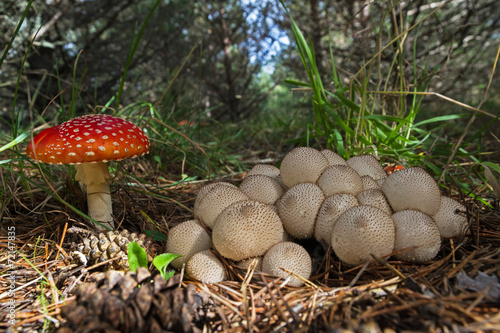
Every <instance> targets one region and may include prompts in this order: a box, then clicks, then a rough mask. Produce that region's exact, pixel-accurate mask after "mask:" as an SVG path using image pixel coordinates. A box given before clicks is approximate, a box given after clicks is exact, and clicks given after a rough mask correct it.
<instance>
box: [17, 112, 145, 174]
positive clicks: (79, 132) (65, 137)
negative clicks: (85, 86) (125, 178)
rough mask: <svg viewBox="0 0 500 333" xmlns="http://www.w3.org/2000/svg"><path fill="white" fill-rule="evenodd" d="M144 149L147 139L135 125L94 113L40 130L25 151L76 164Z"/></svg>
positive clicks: (130, 154) (49, 160)
mask: <svg viewBox="0 0 500 333" xmlns="http://www.w3.org/2000/svg"><path fill="white" fill-rule="evenodd" d="M148 151H149V139H148V137H147V136H146V135H145V134H144V133H143V132H142V130H141V129H140V128H139V127H137V126H136V125H134V124H132V123H130V122H128V121H126V120H123V119H121V118H118V117H113V116H109V115H104V114H94V115H87V116H83V117H78V118H74V119H71V120H69V121H66V122H64V123H62V124H60V125H58V126H54V127H52V128H47V129H46V130H43V131H42V132H40V133H39V134H38V135H37V136H36V137H35V138H34V139H33V141H31V142H30V143H29V144H28V148H27V149H26V154H27V155H28V156H29V157H30V158H32V159H36V160H38V161H40V162H44V163H51V164H80V163H87V162H106V161H110V160H122V159H124V158H128V157H135V156H140V155H144V154H146V153H147V152H148ZM35 153H36V157H35Z"/></svg>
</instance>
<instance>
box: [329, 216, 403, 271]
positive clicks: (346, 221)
mask: <svg viewBox="0 0 500 333" xmlns="http://www.w3.org/2000/svg"><path fill="white" fill-rule="evenodd" d="M394 241H395V228H394V222H393V221H392V219H391V217H390V216H389V215H387V214H386V213H384V212H383V211H381V210H380V209H378V208H375V207H371V206H356V207H353V208H350V209H348V210H346V211H345V212H344V213H342V215H340V216H339V218H338V219H337V222H335V225H334V226H333V229H332V238H331V245H332V248H333V251H334V252H335V254H336V255H337V257H339V259H340V260H342V261H343V262H345V263H347V264H349V265H360V264H364V263H365V262H366V261H368V260H371V259H373V258H372V256H371V255H370V254H374V255H375V256H377V257H379V258H380V257H383V256H385V255H388V254H390V253H392V252H393V249H394Z"/></svg>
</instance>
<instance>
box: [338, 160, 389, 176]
mask: <svg viewBox="0 0 500 333" xmlns="http://www.w3.org/2000/svg"><path fill="white" fill-rule="evenodd" d="M347 164H348V165H349V166H350V167H351V168H353V169H354V170H356V172H357V173H358V174H359V175H360V176H370V177H372V178H373V179H375V180H379V179H384V178H386V177H387V174H386V173H385V170H384V168H383V167H382V165H380V162H379V161H378V160H377V159H376V158H375V156H372V155H359V156H353V157H351V158H350V159H348V160H347Z"/></svg>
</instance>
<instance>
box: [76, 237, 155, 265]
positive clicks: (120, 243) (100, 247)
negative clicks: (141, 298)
mask: <svg viewBox="0 0 500 333" xmlns="http://www.w3.org/2000/svg"><path fill="white" fill-rule="evenodd" d="M130 242H136V243H137V244H139V245H140V246H141V247H143V248H144V249H146V251H147V248H148V247H149V245H150V243H151V240H150V239H148V238H146V235H145V234H139V235H138V234H137V233H135V232H132V233H130V232H128V231H127V230H122V231H120V232H119V231H108V232H100V233H98V234H97V235H95V234H90V235H86V236H85V237H84V238H83V241H82V242H81V243H79V244H73V248H74V249H76V250H77V251H79V252H81V253H82V254H84V255H85V257H86V258H87V260H88V261H89V263H90V264H94V263H99V262H103V261H106V260H108V259H111V258H115V260H113V262H112V264H111V265H110V266H109V267H108V268H110V269H118V270H128V269H129V264H128V256H127V253H128V244H129V243H130Z"/></svg>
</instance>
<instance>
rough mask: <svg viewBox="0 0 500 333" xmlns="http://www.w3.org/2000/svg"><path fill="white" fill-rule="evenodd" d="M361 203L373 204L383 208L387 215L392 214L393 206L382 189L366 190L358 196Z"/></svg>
mask: <svg viewBox="0 0 500 333" xmlns="http://www.w3.org/2000/svg"><path fill="white" fill-rule="evenodd" d="M356 197H357V198H358V201H359V204H360V205H363V206H373V207H376V208H379V209H381V210H382V211H383V212H384V213H386V214H387V215H392V209H391V206H389V203H388V202H387V199H386V198H385V195H384V193H382V191H381V190H366V191H363V192H361V193H359V194H358V195H357V196H356Z"/></svg>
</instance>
